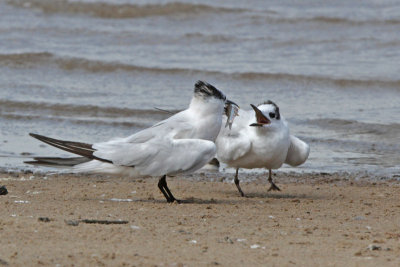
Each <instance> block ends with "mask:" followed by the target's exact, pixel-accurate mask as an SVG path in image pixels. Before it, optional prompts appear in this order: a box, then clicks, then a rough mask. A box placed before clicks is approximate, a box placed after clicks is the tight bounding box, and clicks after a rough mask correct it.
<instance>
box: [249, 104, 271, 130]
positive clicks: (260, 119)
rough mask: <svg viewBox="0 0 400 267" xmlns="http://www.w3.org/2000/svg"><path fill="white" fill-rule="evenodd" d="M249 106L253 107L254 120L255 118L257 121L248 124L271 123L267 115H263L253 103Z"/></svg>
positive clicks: (260, 124) (258, 125) (261, 124)
mask: <svg viewBox="0 0 400 267" xmlns="http://www.w3.org/2000/svg"><path fill="white" fill-rule="evenodd" d="M250 106H251V107H252V108H253V109H254V112H255V113H256V120H257V123H252V124H250V126H257V127H261V126H263V125H266V124H270V123H271V121H270V120H269V119H268V118H267V117H265V115H264V114H263V113H262V112H261V110H259V109H258V108H257V107H256V106H254V105H253V104H250Z"/></svg>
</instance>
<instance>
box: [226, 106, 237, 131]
mask: <svg viewBox="0 0 400 267" xmlns="http://www.w3.org/2000/svg"><path fill="white" fill-rule="evenodd" d="M225 115H226V116H227V117H228V119H227V120H226V124H225V128H226V127H227V126H229V130H231V129H232V124H233V120H234V119H235V117H236V116H239V106H238V105H237V104H236V103H234V102H232V101H230V100H226V102H225Z"/></svg>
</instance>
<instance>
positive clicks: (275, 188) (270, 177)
mask: <svg viewBox="0 0 400 267" xmlns="http://www.w3.org/2000/svg"><path fill="white" fill-rule="evenodd" d="M268 182H269V183H270V184H271V187H270V188H269V189H268V191H271V190H273V191H281V189H280V188H279V187H277V186H276V185H275V184H274V182H273V181H272V171H271V169H270V170H269V175H268Z"/></svg>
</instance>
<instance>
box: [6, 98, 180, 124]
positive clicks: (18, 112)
mask: <svg viewBox="0 0 400 267" xmlns="http://www.w3.org/2000/svg"><path fill="white" fill-rule="evenodd" d="M172 112H178V111H177V110H172ZM44 114H45V115H44ZM168 116H169V114H166V113H165V112H164V111H162V110H157V109H146V110H144V109H128V108H118V107H99V106H93V105H70V104H49V103H43V102H20V101H12V100H1V99H0V117H8V118H13V119H34V118H50V119H51V118H65V117H80V118H91V119H93V118H145V119H146V118H150V119H158V120H161V119H165V118H166V117H168ZM84 120H85V119H81V121H84ZM89 121H90V119H89Z"/></svg>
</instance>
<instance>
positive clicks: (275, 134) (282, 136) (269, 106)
mask: <svg viewBox="0 0 400 267" xmlns="http://www.w3.org/2000/svg"><path fill="white" fill-rule="evenodd" d="M251 107H252V110H242V109H241V110H240V111H239V116H238V117H237V119H235V121H234V122H233V124H232V129H231V130H229V129H226V128H224V127H222V128H221V132H220V134H219V135H218V137H217V140H216V142H215V143H216V145H217V158H218V159H219V160H220V161H221V162H223V163H226V164H227V165H228V166H230V167H233V168H236V175H235V180H234V181H235V184H236V186H237V188H238V190H239V193H240V195H241V196H244V193H243V191H242V189H241V188H240V185H239V178H238V173H239V168H245V169H253V168H266V169H268V170H269V175H268V181H269V183H270V184H271V187H270V188H269V190H268V191H270V190H279V191H280V189H279V187H277V186H276V185H275V184H274V182H273V181H272V170H273V169H278V168H280V167H281V166H282V164H283V163H286V164H289V165H291V166H298V165H300V164H303V163H304V162H305V161H306V160H307V158H308V155H309V153H310V147H309V146H308V144H306V143H305V142H303V141H302V140H300V139H299V138H297V137H295V136H293V135H290V133H289V128H288V125H287V122H286V121H285V119H284V118H283V116H281V114H280V111H279V107H278V106H277V105H276V104H275V103H274V102H272V101H267V102H265V103H263V104H260V105H258V106H255V105H252V104H251Z"/></svg>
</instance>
